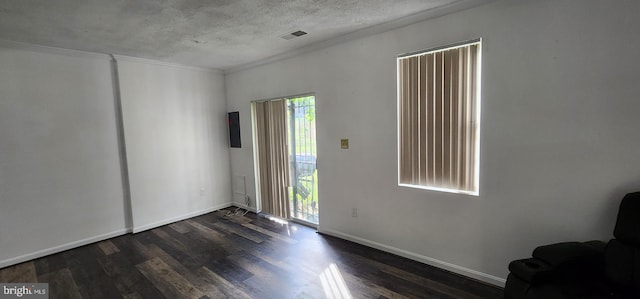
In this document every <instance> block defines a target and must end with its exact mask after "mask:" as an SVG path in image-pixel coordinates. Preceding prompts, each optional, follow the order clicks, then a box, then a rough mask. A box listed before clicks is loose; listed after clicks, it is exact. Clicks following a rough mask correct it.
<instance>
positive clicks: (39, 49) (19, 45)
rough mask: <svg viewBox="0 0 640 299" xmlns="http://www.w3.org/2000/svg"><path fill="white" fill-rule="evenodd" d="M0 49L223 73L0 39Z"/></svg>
mask: <svg viewBox="0 0 640 299" xmlns="http://www.w3.org/2000/svg"><path fill="white" fill-rule="evenodd" d="M0 48H6V49H14V50H21V51H30V52H36V53H44V54H56V55H63V56H69V57H79V58H87V59H99V60H108V61H110V60H112V59H114V58H115V59H116V60H117V61H132V62H139V63H147V64H155V65H161V66H168V67H174V68H181V69H188V70H195V71H204V72H210V73H216V74H222V73H223V72H222V70H220V69H214V68H206V67H198V66H190V65H183V64H178V63H170V62H164V61H158V60H152V59H145V58H138V57H131V56H125V55H115V54H113V55H112V54H103V53H94V52H86V51H79V50H71V49H65V48H57V47H49V46H42V45H37V44H29V43H23V42H16V41H10V40H4V39H0ZM112 57H113V58H112Z"/></svg>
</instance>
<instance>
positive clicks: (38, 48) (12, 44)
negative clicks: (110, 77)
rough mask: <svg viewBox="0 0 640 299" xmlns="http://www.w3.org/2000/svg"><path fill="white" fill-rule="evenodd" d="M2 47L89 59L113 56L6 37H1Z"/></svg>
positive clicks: (103, 58)
mask: <svg viewBox="0 0 640 299" xmlns="http://www.w3.org/2000/svg"><path fill="white" fill-rule="evenodd" d="M0 48H8V49H14V50H22V51H30V52H37V53H44V54H57V55H64V56H71V57H80V58H89V59H101V60H111V57H110V56H109V55H108V54H101V53H93V52H85V51H78V50H71V49H65V48H57V47H49V46H42V45H36V44H29V43H23V42H16V41H10V40H5V39H0Z"/></svg>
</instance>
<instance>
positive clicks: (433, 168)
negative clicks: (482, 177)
mask: <svg viewBox="0 0 640 299" xmlns="http://www.w3.org/2000/svg"><path fill="white" fill-rule="evenodd" d="M479 47H480V44H479V43H478V42H475V43H471V44H467V45H464V46H459V47H456V48H450V49H445V50H439V51H433V52H426V53H423V54H418V55H412V56H408V57H400V58H398V89H399V91H398V96H399V99H398V101H399V103H398V105H399V106H398V108H399V183H400V184H408V185H420V186H426V187H434V188H443V189H453V190H459V191H465V192H477V190H478V183H477V181H478V180H477V179H478V178H477V175H476V168H477V164H478V163H477V161H476V159H477V157H476V156H477V155H476V153H477V151H478V148H477V142H476V141H477V138H478V136H477V109H478V103H477V102H478V99H477V93H478V92H477V91H478V88H479V86H478V80H477V79H478V63H479V61H478V59H479Z"/></svg>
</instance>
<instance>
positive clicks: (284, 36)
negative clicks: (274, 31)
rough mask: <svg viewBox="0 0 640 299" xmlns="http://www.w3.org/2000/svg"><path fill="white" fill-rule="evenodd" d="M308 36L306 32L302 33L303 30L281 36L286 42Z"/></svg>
mask: <svg viewBox="0 0 640 299" xmlns="http://www.w3.org/2000/svg"><path fill="white" fill-rule="evenodd" d="M305 34H307V33H306V32H304V31H302V30H298V31H295V32H291V33H287V34H285V35H282V36H280V38H282V39H286V40H290V39H292V38H296V37H300V36H303V35H305Z"/></svg>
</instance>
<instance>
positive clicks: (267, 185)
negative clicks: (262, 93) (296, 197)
mask: <svg viewBox="0 0 640 299" xmlns="http://www.w3.org/2000/svg"><path fill="white" fill-rule="evenodd" d="M253 113H254V120H255V128H254V130H255V134H256V143H257V149H258V150H257V156H258V163H257V167H258V182H259V189H260V190H259V191H260V202H261V204H262V211H264V212H266V213H269V214H272V215H274V216H278V217H281V218H285V219H288V218H289V189H288V186H289V154H288V144H289V143H288V141H287V137H288V135H287V117H286V116H287V103H286V100H275V101H266V102H255V103H253Z"/></svg>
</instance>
